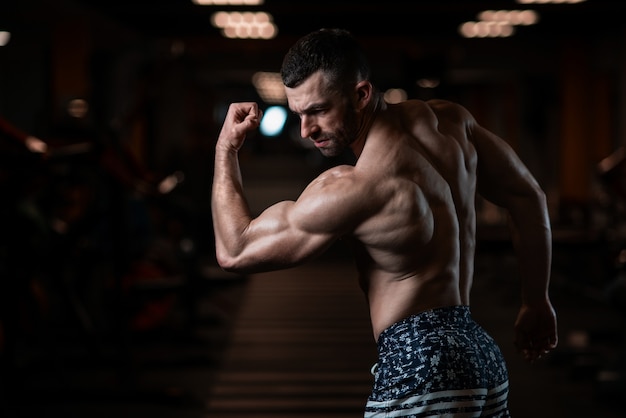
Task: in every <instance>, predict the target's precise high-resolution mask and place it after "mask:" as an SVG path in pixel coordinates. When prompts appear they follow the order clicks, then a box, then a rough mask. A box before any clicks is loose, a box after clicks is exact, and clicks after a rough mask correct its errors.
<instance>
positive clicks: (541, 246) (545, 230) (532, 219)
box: [510, 193, 552, 304]
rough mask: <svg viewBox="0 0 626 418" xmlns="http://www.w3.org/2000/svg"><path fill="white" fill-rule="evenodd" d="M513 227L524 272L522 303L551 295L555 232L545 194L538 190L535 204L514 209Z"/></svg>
mask: <svg viewBox="0 0 626 418" xmlns="http://www.w3.org/2000/svg"><path fill="white" fill-rule="evenodd" d="M510 215H511V230H512V238H513V245H514V249H515V252H516V255H517V258H518V264H519V269H520V274H521V291H522V303H525V304H534V303H540V302H543V301H545V300H547V298H548V287H549V284H550V273H551V264H552V232H551V227H550V220H549V217H548V213H547V209H546V205H545V196H544V195H543V193H537V196H536V197H535V198H534V199H533V204H532V205H520V207H519V208H517V210H512V211H511V212H510Z"/></svg>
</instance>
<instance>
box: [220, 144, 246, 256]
mask: <svg viewBox="0 0 626 418" xmlns="http://www.w3.org/2000/svg"><path fill="white" fill-rule="evenodd" d="M211 211H212V216H213V230H214V233H215V246H216V255H217V259H218V262H219V263H220V265H225V266H226V265H228V264H229V263H230V262H229V260H231V259H232V258H233V257H235V256H236V255H237V254H239V253H240V252H241V251H242V249H243V246H244V242H243V239H244V238H243V237H244V232H245V230H246V228H247V227H248V226H249V224H250V221H251V219H252V218H251V215H250V209H249V207H248V203H247V201H246V199H245V196H244V192H243V183H242V178H241V171H240V168H239V159H238V155H237V151H236V150H234V149H228V148H226V147H220V146H218V147H216V150H215V168H214V175H213V189H212V198H211Z"/></svg>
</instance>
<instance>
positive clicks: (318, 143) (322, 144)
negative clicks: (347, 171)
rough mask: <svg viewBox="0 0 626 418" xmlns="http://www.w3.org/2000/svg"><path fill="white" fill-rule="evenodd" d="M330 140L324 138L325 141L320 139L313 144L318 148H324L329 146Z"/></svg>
mask: <svg viewBox="0 0 626 418" xmlns="http://www.w3.org/2000/svg"><path fill="white" fill-rule="evenodd" d="M329 141H330V140H329V139H328V138H324V139H319V140H317V141H313V143H314V144H315V147H316V148H324V147H325V146H326V144H328V142H329Z"/></svg>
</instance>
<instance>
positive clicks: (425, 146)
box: [212, 71, 557, 362]
mask: <svg viewBox="0 0 626 418" xmlns="http://www.w3.org/2000/svg"><path fill="white" fill-rule="evenodd" d="M286 92H287V98H288V102H289V107H290V108H291V110H292V111H293V112H294V113H295V114H297V115H298V116H299V117H300V127H301V135H302V137H303V138H309V139H310V140H311V141H313V143H314V145H315V146H316V147H317V148H318V149H319V150H320V152H321V153H322V154H324V155H326V156H336V155H339V154H340V153H341V152H342V151H343V150H344V149H346V148H348V147H349V148H350V149H351V150H352V152H353V153H354V155H355V156H356V157H357V162H356V164H355V165H354V166H351V165H339V166H336V167H333V168H331V169H329V170H327V171H325V172H323V173H322V174H320V175H319V176H318V177H317V178H316V179H314V180H313V181H312V182H311V183H310V184H309V185H308V186H307V187H306V188H305V190H304V191H303V192H302V194H301V195H300V196H299V197H298V199H297V200H296V201H283V202H280V203H277V204H275V205H273V206H270V207H268V208H267V209H266V210H265V211H263V212H262V213H261V214H260V215H259V216H257V217H253V216H252V214H251V212H250V209H249V206H248V204H247V202H246V200H245V198H244V194H243V184H242V178H241V172H240V168H239V160H238V151H239V150H240V149H241V147H242V145H243V143H244V141H245V138H246V135H247V134H249V133H251V132H253V131H254V130H256V129H257V128H258V127H259V124H260V121H261V117H262V112H261V111H260V109H259V107H258V105H257V104H256V103H253V102H247V103H233V104H231V106H230V108H229V110H228V113H227V115H226V118H225V121H224V125H223V127H222V130H221V132H220V135H219V138H218V141H217V144H216V155H215V174H214V182H213V191H212V214H213V222H214V231H215V239H216V248H217V250H216V254H217V260H218V263H219V264H220V266H221V267H222V268H224V269H225V270H227V271H233V272H240V273H250V272H261V271H270V270H276V269H284V268H289V267H293V266H296V265H299V264H301V263H304V262H306V261H309V260H311V259H313V258H315V257H316V256H319V255H320V254H322V253H323V252H324V251H326V250H327V249H328V248H329V247H330V246H331V245H332V244H333V243H334V242H335V241H337V240H338V239H340V238H344V239H346V240H349V241H350V242H351V243H353V248H354V254H355V257H356V263H357V268H358V272H359V280H360V284H361V287H362V289H363V291H364V294H365V296H366V298H367V301H368V303H369V310H370V316H371V324H372V330H373V335H374V338H375V339H376V340H377V339H378V336H379V335H380V333H381V332H382V331H383V330H385V329H386V328H388V327H389V326H390V325H392V324H394V323H395V322H397V321H399V320H401V319H404V318H406V317H407V316H409V315H412V314H417V313H420V312H422V311H425V310H428V309H432V308H438V307H446V306H455V305H469V304H470V291H471V286H472V277H473V274H474V255H475V254H474V252H475V247H476V220H475V219H476V214H475V198H476V194H477V193H479V194H480V195H481V196H483V197H484V198H486V199H488V200H489V201H491V202H493V203H495V204H497V205H499V206H501V207H503V208H505V209H506V210H507V211H508V213H509V217H510V220H511V225H512V227H513V234H512V236H513V242H514V246H515V249H516V253H517V256H518V259H519V266H520V271H521V277H522V283H521V294H522V304H521V307H520V310H519V314H518V317H517V320H516V322H515V341H514V342H515V344H516V346H517V347H518V349H519V350H520V351H521V352H522V355H523V357H524V358H525V359H526V360H528V361H531V362H532V361H535V360H536V359H538V358H541V356H543V355H545V354H546V353H548V352H549V351H551V350H552V349H554V348H555V347H556V345H557V329H556V328H557V327H556V315H555V311H554V309H553V307H552V305H551V302H550V299H549V296H548V285H549V278H550V265H551V232H550V223H549V218H548V213H547V209H546V198H545V194H544V193H543V191H542V190H541V188H540V187H539V185H538V184H537V182H536V181H535V179H534V178H533V176H532V175H531V174H530V173H529V171H528V169H527V168H526V167H525V165H524V164H523V163H522V162H521V161H520V159H519V158H518V157H517V155H516V154H515V153H514V152H513V150H512V149H511V148H510V146H508V145H507V143H506V142H505V141H503V140H502V139H501V138H499V137H497V136H496V135H495V134H493V133H491V132H489V131H487V130H486V129H484V128H483V127H481V126H480V125H479V124H478V123H477V122H476V120H475V119H474V118H473V117H472V115H471V114H470V113H469V112H468V111H467V110H466V109H465V108H463V107H462V106H460V105H458V104H454V103H451V102H447V101H442V100H432V101H428V102H424V101H419V100H409V101H405V102H402V103H399V104H393V105H391V104H387V103H385V102H384V101H383V100H382V97H381V95H380V94H379V93H378V92H377V91H376V90H375V88H374V87H373V86H372V84H371V83H370V82H369V81H367V80H364V81H359V82H357V83H356V84H355V86H354V89H353V91H352V92H351V94H348V95H346V94H345V92H342V93H339V92H335V91H333V90H332V89H330V88H328V80H327V79H326V77H325V74H324V73H323V72H321V71H318V72H315V73H313V74H312V75H311V76H310V77H309V78H307V79H306V80H305V81H304V83H302V84H300V85H298V86H297V87H295V88H286Z"/></svg>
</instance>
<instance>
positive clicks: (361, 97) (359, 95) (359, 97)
mask: <svg viewBox="0 0 626 418" xmlns="http://www.w3.org/2000/svg"><path fill="white" fill-rule="evenodd" d="M373 91H374V87H373V86H372V83H370V82H369V81H367V80H363V81H359V82H358V83H357V84H356V108H357V109H358V110H361V109H364V108H365V107H366V106H367V105H368V103H369V102H370V101H371V100H372V92H373Z"/></svg>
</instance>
